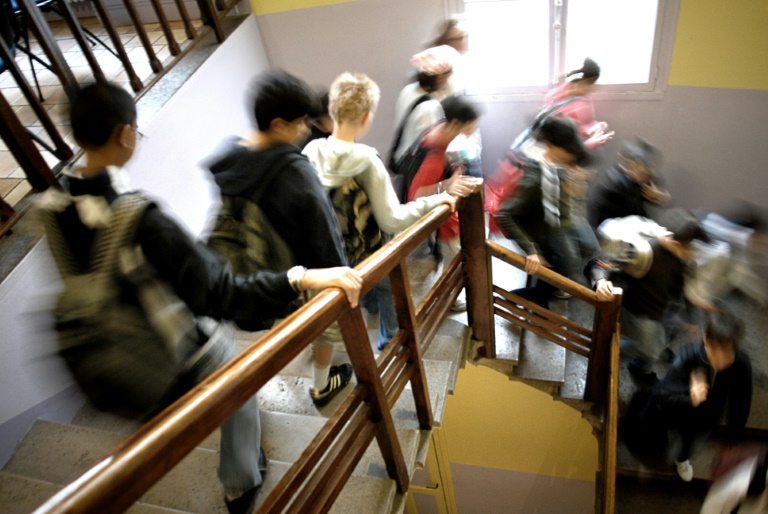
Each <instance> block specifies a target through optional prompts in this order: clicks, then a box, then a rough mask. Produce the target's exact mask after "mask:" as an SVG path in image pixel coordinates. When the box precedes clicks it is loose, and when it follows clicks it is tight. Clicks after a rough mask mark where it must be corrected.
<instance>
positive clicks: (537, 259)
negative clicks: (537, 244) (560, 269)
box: [524, 253, 552, 275]
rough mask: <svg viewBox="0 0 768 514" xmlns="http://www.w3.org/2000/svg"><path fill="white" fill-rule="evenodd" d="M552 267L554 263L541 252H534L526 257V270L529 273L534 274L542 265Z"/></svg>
mask: <svg viewBox="0 0 768 514" xmlns="http://www.w3.org/2000/svg"><path fill="white" fill-rule="evenodd" d="M542 266H543V267H545V268H551V267H552V265H551V264H550V263H549V262H548V261H547V259H545V258H544V256H543V255H541V254H539V253H534V254H531V255H529V256H528V257H526V258H525V268H524V269H525V272H526V273H528V274H529V275H533V274H534V273H536V272H537V271H539V268H541V267H542Z"/></svg>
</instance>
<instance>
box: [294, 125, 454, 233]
mask: <svg viewBox="0 0 768 514" xmlns="http://www.w3.org/2000/svg"><path fill="white" fill-rule="evenodd" d="M304 155H306V156H307V157H308V158H309V161H310V162H311V163H312V164H313V165H314V167H315V169H316V170H317V173H318V174H319V176H320V182H321V183H322V185H323V187H325V189H327V190H332V189H335V188H337V187H339V186H341V185H342V184H344V182H346V181H347V180H349V179H350V178H355V179H356V180H357V182H358V184H359V185H360V187H361V188H362V189H363V190H364V191H365V193H366V194H367V195H368V200H369V201H370V202H371V209H372V210H373V216H374V218H376V223H378V225H379V227H380V228H381V230H383V231H384V232H387V233H389V234H395V233H397V232H400V231H402V230H405V229H406V228H408V227H409V226H411V225H412V224H413V223H414V222H415V221H417V220H418V219H419V218H421V217H422V216H424V215H425V214H426V213H428V212H429V211H431V210H432V209H434V208H435V207H437V206H438V205H440V204H441V203H443V198H442V197H440V196H439V195H433V196H427V197H423V198H419V199H418V200H415V201H413V202H409V203H406V204H401V203H400V200H398V198H397V194H396V193H395V189H394V187H392V182H391V180H390V179H389V173H388V172H387V169H386V167H385V166H384V163H383V162H382V161H381V158H380V157H379V154H378V153H377V152H376V149H375V148H372V147H370V146H368V145H364V144H361V143H348V142H346V141H340V140H338V139H336V138H335V137H333V136H331V137H329V138H327V139H316V140H314V141H312V142H311V143H309V144H308V145H307V146H306V147H305V148H304Z"/></svg>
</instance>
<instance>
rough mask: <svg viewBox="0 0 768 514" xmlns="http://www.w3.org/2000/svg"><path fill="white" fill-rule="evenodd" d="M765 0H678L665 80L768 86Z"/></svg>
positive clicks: (767, 6) (701, 84)
mask: <svg viewBox="0 0 768 514" xmlns="http://www.w3.org/2000/svg"><path fill="white" fill-rule="evenodd" d="M766 26H768V2H766V1H765V0H732V1H725V0H682V1H681V5H680V13H679V16H678V24H677V34H676V37H675V47H674V52H673V55H672V66H671V69H670V73H669V84H670V85H674V86H694V87H718V88H736V89H768V30H766Z"/></svg>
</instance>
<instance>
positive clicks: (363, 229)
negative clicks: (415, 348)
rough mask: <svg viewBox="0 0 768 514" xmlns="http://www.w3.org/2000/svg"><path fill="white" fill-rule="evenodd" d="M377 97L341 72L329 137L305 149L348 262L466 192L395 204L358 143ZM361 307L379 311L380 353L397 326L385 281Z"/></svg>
mask: <svg viewBox="0 0 768 514" xmlns="http://www.w3.org/2000/svg"><path fill="white" fill-rule="evenodd" d="M379 96H380V92H379V87H378V86H377V85H376V83H375V82H374V81H373V80H371V79H370V78H369V77H368V76H366V75H364V74H362V73H343V74H341V75H340V76H339V77H337V78H336V80H335V81H334V82H333V84H332V85H331V92H330V113H331V117H332V118H333V134H332V135H331V136H330V137H329V138H327V139H318V140H315V141H312V142H311V143H310V144H309V145H307V146H306V148H304V153H305V154H306V155H307V157H309V160H310V162H311V163H312V164H313V165H314V166H315V168H316V169H317V172H318V174H319V176H320V181H321V182H322V184H323V186H324V187H325V188H326V189H327V190H328V191H329V193H330V196H331V198H332V201H333V205H334V208H335V209H336V214H337V216H338V218H339V220H340V225H341V229H342V233H343V234H344V242H345V247H346V251H347V258H348V259H349V261H350V264H357V263H359V262H361V261H362V260H364V259H365V258H366V257H368V256H369V255H371V254H372V253H373V252H375V251H376V250H378V249H379V248H380V246H381V244H382V242H383V237H382V236H383V234H382V232H383V233H384V234H394V233H397V232H400V231H402V230H404V229H406V228H408V226H410V225H411V224H412V223H414V222H415V221H416V220H418V219H419V218H421V217H422V216H424V215H425V214H427V213H428V212H429V211H430V210H432V209H433V208H435V207H437V206H438V205H440V204H443V203H445V204H448V205H450V206H451V209H455V208H456V199H455V198H454V197H453V196H452V195H451V194H457V195H464V194H467V193H468V192H469V189H468V187H467V185H466V184H465V183H464V182H461V181H454V182H455V183H454V184H453V186H452V187H450V188H448V187H447V188H446V189H445V190H444V191H442V192H438V194H432V195H430V196H427V197H424V198H420V199H419V200H416V201H413V202H410V203H406V204H401V203H400V201H399V199H398V198H397V195H396V194H395V191H394V188H393V187H392V183H391V182H390V179H389V175H388V173H387V169H386V167H385V166H384V163H383V162H382V161H381V158H380V157H379V155H378V153H377V152H376V149H375V148H372V147H370V146H367V145H364V144H362V143H358V142H357V141H358V140H359V139H361V138H362V137H363V136H365V135H366V134H367V133H368V130H369V129H370V127H371V123H373V116H374V113H375V112H376V108H377V107H378V104H379ZM433 193H434V192H433ZM362 303H363V306H365V307H366V308H367V309H368V310H369V311H372V312H379V313H380V316H381V317H380V323H379V338H378V343H377V346H378V348H379V349H380V350H381V349H383V348H384V346H385V345H386V344H387V343H388V342H389V340H390V339H391V338H392V336H394V335H395V333H396V332H397V330H398V328H399V327H398V320H397V315H396V313H395V310H394V304H393V301H392V292H391V290H390V287H389V280H388V279H387V278H385V279H384V280H383V281H382V282H381V283H379V284H378V285H377V286H376V287H375V288H374V289H372V290H371V292H370V293H369V294H368V295H367V296H366V297H365V298H364V299H363V300H362Z"/></svg>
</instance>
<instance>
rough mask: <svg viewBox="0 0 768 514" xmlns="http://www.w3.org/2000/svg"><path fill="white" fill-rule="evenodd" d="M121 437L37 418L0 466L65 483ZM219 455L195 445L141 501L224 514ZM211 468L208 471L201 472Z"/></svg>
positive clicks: (79, 473)
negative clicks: (6, 460) (11, 453)
mask: <svg viewBox="0 0 768 514" xmlns="http://www.w3.org/2000/svg"><path fill="white" fill-rule="evenodd" d="M122 439H123V436H121V435H119V434H114V433H110V432H104V431H101V430H95V429H91V428H86V427H78V426H74V425H66V424H62V423H55V422H51V421H44V420H38V421H37V422H35V424H34V425H33V426H32V429H30V431H29V433H28V434H27V436H26V437H25V438H24V439H23V440H22V441H21V442H20V443H19V445H18V446H17V448H16V451H15V452H14V454H13V456H12V457H11V459H10V460H9V461H8V463H7V465H6V466H5V468H4V470H5V471H7V472H9V473H14V474H17V475H21V476H25V477H30V478H35V479H38V480H43V481H46V482H50V483H53V484H57V485H60V486H63V485H65V484H67V483H69V482H71V481H73V480H75V479H76V478H77V477H79V476H80V475H81V474H83V473H84V472H85V471H87V470H88V469H89V468H90V467H91V466H92V465H93V464H95V463H96V462H97V461H98V460H99V459H100V458H101V457H103V456H104V455H105V454H106V453H107V452H108V451H110V450H111V449H112V448H114V447H115V446H116V445H117V444H118V443H120V441H122ZM218 461H219V457H218V453H217V452H215V451H210V450H204V449H200V448H196V449H194V450H192V452H190V453H189V455H187V456H186V457H185V458H184V459H183V460H182V461H181V462H180V463H179V464H178V465H177V466H176V467H175V468H174V469H173V470H171V471H170V472H169V473H168V474H167V475H166V476H165V477H164V478H163V479H162V480H160V481H159V482H158V483H157V484H155V486H154V487H153V488H152V489H150V490H149V491H148V492H147V493H146V494H145V495H144V496H143V497H142V498H141V500H139V501H140V502H142V503H148V504H151V505H157V506H160V507H165V508H169V509H176V510H181V511H184V512H200V513H216V512H226V507H225V506H224V503H223V501H222V498H223V494H224V492H223V489H222V488H221V485H220V483H219V481H218V480H216V479H215V478H214V477H215V476H216V472H215V470H216V468H217V466H218ZM201 470H210V473H205V472H201Z"/></svg>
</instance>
